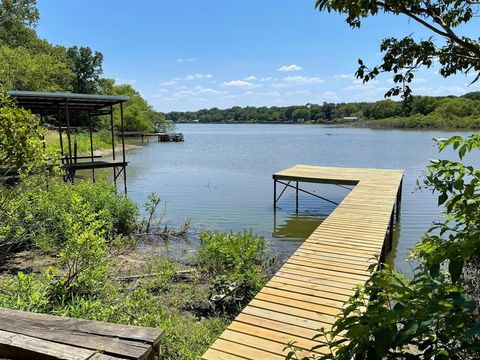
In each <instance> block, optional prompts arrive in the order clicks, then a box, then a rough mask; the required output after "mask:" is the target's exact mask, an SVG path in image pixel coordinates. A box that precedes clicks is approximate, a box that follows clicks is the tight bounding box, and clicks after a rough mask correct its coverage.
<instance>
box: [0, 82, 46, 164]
mask: <svg viewBox="0 0 480 360" xmlns="http://www.w3.org/2000/svg"><path fill="white" fill-rule="evenodd" d="M42 138H43V129H42V128H41V127H40V125H39V121H38V118H37V117H36V116H34V115H32V114H31V113H30V112H29V111H26V110H24V109H22V108H18V107H16V106H15V103H14V101H13V100H12V99H11V98H10V97H9V96H7V95H6V94H5V92H4V91H3V89H2V88H0V167H11V166H15V167H23V166H29V167H31V166H32V165H38V166H42V165H45V162H46V155H45V152H44V151H43V142H42Z"/></svg>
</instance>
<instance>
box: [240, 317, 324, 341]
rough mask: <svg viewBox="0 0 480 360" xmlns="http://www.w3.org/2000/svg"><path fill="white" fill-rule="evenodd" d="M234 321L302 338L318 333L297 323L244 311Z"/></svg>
mask: <svg viewBox="0 0 480 360" xmlns="http://www.w3.org/2000/svg"><path fill="white" fill-rule="evenodd" d="M235 322H236V323H244V324H248V325H254V326H258V327H261V328H265V329H268V330H272V331H276V332H280V333H284V334H288V335H294V336H297V337H302V338H304V339H308V340H311V339H313V337H314V336H315V335H317V334H318V331H316V330H311V329H307V328H304V327H301V326H297V325H291V324H288V323H284V322H280V321H276V320H271V319H266V318H262V317H258V316H254V315H250V314H247V313H244V312H241V313H240V314H239V315H238V316H237V317H236V318H235Z"/></svg>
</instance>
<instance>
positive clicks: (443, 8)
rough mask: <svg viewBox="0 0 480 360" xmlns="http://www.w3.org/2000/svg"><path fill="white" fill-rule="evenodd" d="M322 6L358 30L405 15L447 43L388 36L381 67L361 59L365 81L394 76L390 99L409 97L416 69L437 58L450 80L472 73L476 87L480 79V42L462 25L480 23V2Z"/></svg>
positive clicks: (363, 0)
mask: <svg viewBox="0 0 480 360" xmlns="http://www.w3.org/2000/svg"><path fill="white" fill-rule="evenodd" d="M316 7H317V8H318V9H319V10H320V11H328V12H330V11H335V12H338V13H340V14H345V15H346V22H347V23H348V24H349V25H350V26H351V27H352V28H359V27H360V26H361V25H362V22H363V20H364V19H366V18H368V17H371V16H376V15H379V14H381V13H384V14H394V15H405V16H407V17H408V18H409V19H411V20H413V21H415V22H417V23H418V24H420V25H422V26H423V27H425V28H426V29H428V30H429V31H431V32H432V33H433V34H434V35H436V36H437V38H440V39H441V40H438V41H436V38H434V37H430V38H428V39H421V40H415V39H414V38H413V36H411V35H409V36H406V37H404V38H401V39H397V38H394V37H390V38H386V39H383V40H382V42H381V44H380V50H381V51H382V52H383V59H382V62H381V63H380V64H379V65H376V66H374V67H371V68H369V67H367V66H366V65H365V64H364V62H363V61H362V60H359V61H358V62H359V65H360V66H359V68H358V70H357V72H356V76H357V77H358V78H360V79H363V81H364V82H368V81H371V80H373V79H375V78H376V77H377V76H378V75H379V74H380V73H385V72H387V73H390V72H392V73H393V74H394V75H393V81H394V83H395V86H394V87H392V88H391V89H390V90H389V91H388V92H387V93H386V94H385V95H386V96H395V95H399V94H401V95H402V96H403V97H408V96H409V95H410V94H411V92H412V90H411V88H410V86H409V84H410V83H411V82H412V80H413V78H414V76H415V71H416V70H418V69H419V68H422V67H427V68H430V67H431V66H432V65H433V63H434V61H435V60H437V61H438V64H439V66H440V71H439V73H440V74H441V75H442V76H444V77H448V76H451V75H455V74H457V73H461V74H465V75H467V74H470V73H472V74H473V75H474V78H473V80H472V83H474V82H476V81H478V80H479V78H480V41H479V40H480V39H478V38H477V39H475V38H470V37H468V36H466V35H463V34H461V33H460V31H461V30H462V28H461V26H462V25H464V24H466V23H468V22H470V21H471V20H474V19H477V18H476V17H475V16H476V13H477V7H478V1H457V0H443V1H431V0H412V1H407V2H405V1H396V0H384V1H377V0H354V1H344V0H317V1H316Z"/></svg>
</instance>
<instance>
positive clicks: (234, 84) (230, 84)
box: [223, 80, 255, 88]
mask: <svg viewBox="0 0 480 360" xmlns="http://www.w3.org/2000/svg"><path fill="white" fill-rule="evenodd" d="M223 85H225V86H227V87H239V88H248V87H255V85H254V84H252V83H251V82H248V81H245V80H231V81H225V82H224V83H223Z"/></svg>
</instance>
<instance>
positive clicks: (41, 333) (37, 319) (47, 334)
mask: <svg viewBox="0 0 480 360" xmlns="http://www.w3.org/2000/svg"><path fill="white" fill-rule="evenodd" d="M162 335H163V330H159V329H154V328H143V327H138V326H130V325H120V324H111V323H106V322H100V321H91V320H81V319H73V318H67V317H60V316H53V315H47V314H38V313H31V312H27V311H19V310H10V309H2V308H0V358H3V357H6V356H7V357H8V356H14V355H15V356H17V358H18V356H19V355H21V358H22V359H23V358H24V359H43V358H48V359H72V360H73V359H75V360H76V359H78V360H83V359H85V360H86V359H98V360H101V359H103V360H107V359H154V358H156V357H157V356H158V355H159V350H160V339H161V337H162Z"/></svg>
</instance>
